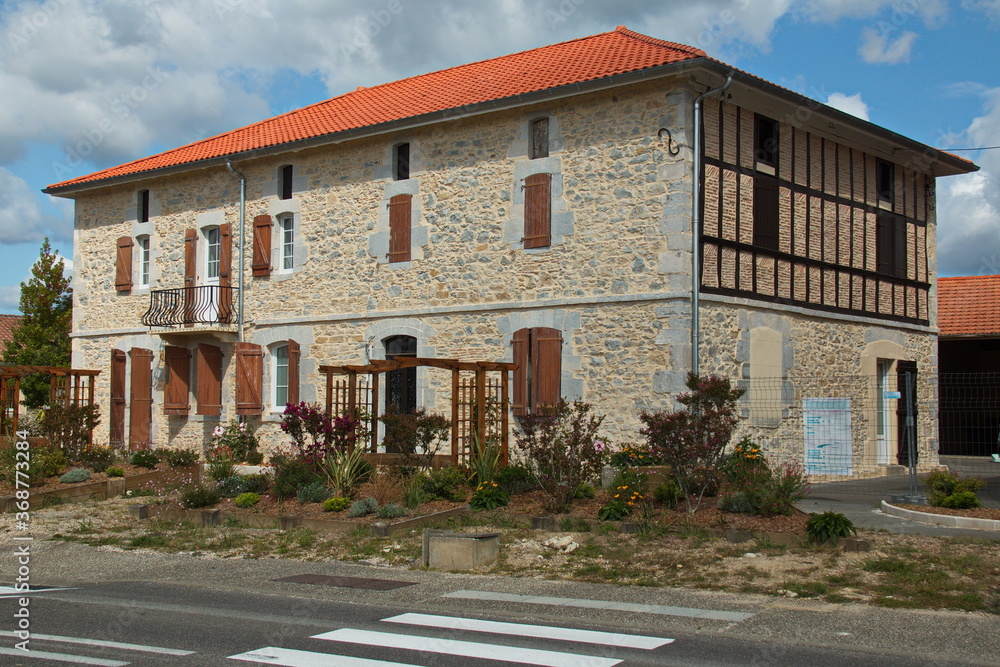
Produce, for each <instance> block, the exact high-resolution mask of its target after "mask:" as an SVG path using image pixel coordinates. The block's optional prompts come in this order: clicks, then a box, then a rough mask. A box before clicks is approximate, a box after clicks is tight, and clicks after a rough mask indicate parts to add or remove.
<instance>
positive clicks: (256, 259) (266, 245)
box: [253, 215, 272, 276]
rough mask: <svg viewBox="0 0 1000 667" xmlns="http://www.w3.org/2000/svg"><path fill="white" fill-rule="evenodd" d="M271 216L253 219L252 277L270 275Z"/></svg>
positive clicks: (260, 216)
mask: <svg viewBox="0 0 1000 667" xmlns="http://www.w3.org/2000/svg"><path fill="white" fill-rule="evenodd" d="M271 225H272V222H271V216H269V215H258V216H257V217H255V218H254V219H253V275H255V276H269V275H271Z"/></svg>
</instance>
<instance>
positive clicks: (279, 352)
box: [272, 345, 288, 411]
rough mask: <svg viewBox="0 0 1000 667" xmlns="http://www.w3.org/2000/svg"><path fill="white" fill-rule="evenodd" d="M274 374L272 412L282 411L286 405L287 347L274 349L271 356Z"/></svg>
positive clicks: (282, 346)
mask: <svg viewBox="0 0 1000 667" xmlns="http://www.w3.org/2000/svg"><path fill="white" fill-rule="evenodd" d="M272 360H273V362H274V363H273V367H272V372H273V373H274V410H275V411H280V410H283V409H284V407H285V405H287V404H288V346H287V345H280V346H278V347H276V348H274V353H273V354H272Z"/></svg>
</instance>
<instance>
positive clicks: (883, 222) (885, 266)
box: [875, 213, 896, 276]
mask: <svg viewBox="0 0 1000 667" xmlns="http://www.w3.org/2000/svg"><path fill="white" fill-rule="evenodd" d="M895 242H896V216H894V215H892V214H891V213H879V214H878V218H877V220H876V226H875V260H876V265H877V270H878V272H879V273H881V274H884V275H889V276H891V275H895V270H894V269H895V267H894V263H895V261H896V250H895V247H894V246H895Z"/></svg>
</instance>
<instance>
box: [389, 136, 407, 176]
mask: <svg viewBox="0 0 1000 667" xmlns="http://www.w3.org/2000/svg"><path fill="white" fill-rule="evenodd" d="M392 163H393V164H392V173H393V178H394V179H395V180H397V181H405V180H406V179H408V178H409V177H410V144H399V145H398V146H396V149H395V150H394V151H393V159H392Z"/></svg>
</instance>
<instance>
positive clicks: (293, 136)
mask: <svg viewBox="0 0 1000 667" xmlns="http://www.w3.org/2000/svg"><path fill="white" fill-rule="evenodd" d="M700 57H705V52H704V51H702V50H701V49H696V48H693V47H690V46H685V45H683V44H677V43H674V42H666V41H663V40H659V39H654V38H652V37H647V36H646V35H642V34H640V33H637V32H633V31H631V30H629V29H627V28H626V27H625V26H618V28H616V29H615V30H613V31H611V32H605V33H601V34H599V35H593V36H591V37H582V38H579V39H574V40H571V41H568V42H562V43H560V44H553V45H551V46H543V47H541V48H537V49H531V50H530V51H522V52H521V53H515V54H512V55H507V56H501V57H499V58H493V59H491V60H483V61H480V62H476V63H471V64H468V65H461V66H459V67H452V68H450V69H445V70H441V71H438V72H432V73H430V74H422V75H420V76H415V77H411V78H409V79H402V80H401V81H394V82H392V83H386V84H382V85H379V86H374V87H371V88H364V87H361V88H358V89H357V90H354V91H352V92H349V93H346V94H344V95H340V96H338V97H334V98H331V99H329V100H326V101H324V102H319V103H317V104H313V105H310V106H307V107H304V108H302V109H297V110H295V111H291V112H289V113H286V114H283V115H281V116H276V117H274V118H268V119H267V120H263V121H260V122H259V123H255V124H253V125H248V126H246V127H243V128H240V129H237V130H233V131H231V132H226V133H224V134H220V135H217V136H215V137H210V138H208V139H203V140H201V141H197V142H195V143H192V144H188V145H187V146H182V147H180V148H175V149H173V150H169V151H166V152H164V153H160V154H158V155H153V156H151V157H146V158H143V159H141V160H135V161H134V162H129V163H127V164H123V165H119V166H117V167H112V168H110V169H105V170H103V171H98V172H95V173H92V174H88V175H86V176H81V177H79V178H75V179H71V180H68V181H63V182H61V183H57V184H55V185H51V186H49V188H61V187H65V186H70V185H76V184H81V183H89V182H92V181H101V180H104V179H109V178H115V177H118V176H126V175H129V174H137V173H141V172H145V171H150V170H154V169H160V168H165V167H174V166H178V165H184V164H190V163H194V162H198V161H201V160H207V159H211V158H221V157H224V156H227V155H235V154H237V153H242V152H245V151H251V150H255V149H260V148H267V147H270V146H278V145H281V144H285V143H289V142H293V141H299V140H302V139H310V138H313V137H320V136H323V135H327V134H334V133H337V132H343V131H346V130H353V129H358V128H362V127H367V126H371V125H378V124H380V123H386V122H391V121H397V120H402V119H405V118H413V117H415V116H421V115H423V114H428V113H433V112H440V111H445V110H448V109H457V108H460V107H464V106H467V105H473V104H478V103H481V102H488V101H492V100H500V99H505V98H509V97H515V96H517V95H523V94H526V93H533V92H538V91H542V90H548V89H552V88H558V87H560V86H566V85H571V84H576V83H581V82H584V81H592V80H595V79H601V78H605V77H609V76H613V75H616V74H624V73H627V72H636V71H639V70H643V69H648V68H650V67H656V66H658V65H666V64H670V63H676V62H681V61H684V60H691V59H694V58H700Z"/></svg>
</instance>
